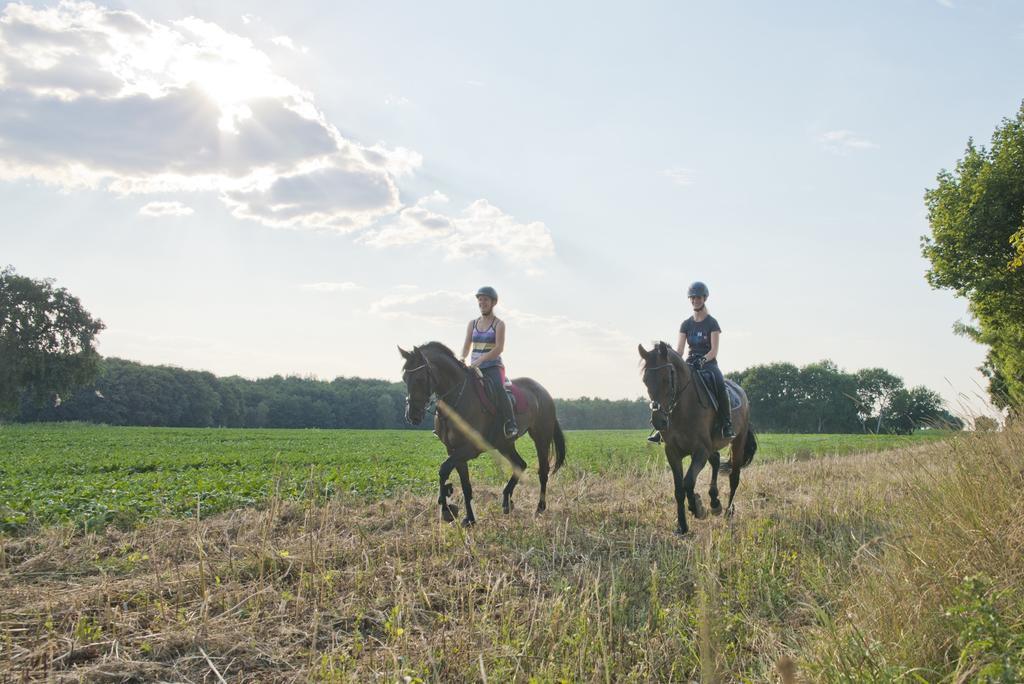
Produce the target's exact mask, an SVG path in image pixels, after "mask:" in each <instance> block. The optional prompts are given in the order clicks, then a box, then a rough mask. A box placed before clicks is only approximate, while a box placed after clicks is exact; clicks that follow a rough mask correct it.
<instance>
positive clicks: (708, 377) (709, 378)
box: [694, 369, 740, 413]
mask: <svg viewBox="0 0 1024 684" xmlns="http://www.w3.org/2000/svg"><path fill="white" fill-rule="evenodd" d="M694 370H695V371H696V373H697V378H698V379H699V380H700V382H699V383H698V384H699V385H700V386H701V388H702V389H703V391H704V392H703V396H704V397H706V398H707V399H708V400H710V402H711V408H713V409H714V410H715V412H716V413H717V412H718V396H717V393H716V392H715V391H714V390H713V389H712V388H713V387H714V386H715V374H714V373H712V372H711V371H709V370H697V369H694ZM739 389H740V387H739V385H737V384H736V383H735V382H733V381H732V380H729V379H728V378H726V380H725V393H726V395H727V396H728V397H729V412H730V413H731V412H733V411H735V410H736V409H738V408H739V407H740V392H739Z"/></svg>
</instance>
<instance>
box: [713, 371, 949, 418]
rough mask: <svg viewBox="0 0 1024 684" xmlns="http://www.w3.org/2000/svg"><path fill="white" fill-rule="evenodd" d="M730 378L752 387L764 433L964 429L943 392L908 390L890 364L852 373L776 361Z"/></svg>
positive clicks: (750, 391)
mask: <svg viewBox="0 0 1024 684" xmlns="http://www.w3.org/2000/svg"><path fill="white" fill-rule="evenodd" d="M729 377H730V378H731V379H733V380H735V381H736V382H737V383H739V384H740V385H741V386H742V387H743V389H744V390H746V392H747V397H748V398H749V399H750V413H751V417H752V422H753V424H754V428H755V430H759V431H771V432H789V433H793V432H806V433H852V432H891V433H897V434H910V433H911V432H913V431H914V430H915V429H917V428H922V427H942V428H945V429H953V430H959V429H961V428H962V427H963V421H961V420H960V419H959V418H956V417H954V416H952V415H951V414H950V413H948V412H947V411H945V410H944V409H943V408H942V398H941V397H939V395H938V394H936V393H935V392H932V391H931V390H928V389H926V388H924V387H915V388H913V389H911V390H907V389H905V388H904V386H903V380H902V379H901V378H899V377H897V376H895V375H893V374H892V373H890V372H889V371H887V370H885V369H884V368H865V369H863V370H860V371H857V372H856V373H846V372H844V371H842V370H841V369H840V368H839V367H838V366H836V364H835V363H834V362H832V361H828V360H826V361H821V362H818V363H812V364H808V365H807V366H804V367H803V368H797V367H796V366H794V365H793V364H790V363H771V364H766V365H760V366H753V367H751V368H748V369H746V370H743V371H740V372H738V373H732V374H730V375H729Z"/></svg>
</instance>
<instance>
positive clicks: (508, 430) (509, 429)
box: [505, 419, 519, 439]
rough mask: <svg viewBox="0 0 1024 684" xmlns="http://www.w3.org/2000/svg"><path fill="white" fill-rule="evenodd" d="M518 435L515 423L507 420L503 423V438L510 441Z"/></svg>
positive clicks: (517, 427)
mask: <svg viewBox="0 0 1024 684" xmlns="http://www.w3.org/2000/svg"><path fill="white" fill-rule="evenodd" d="M518 434H519V426H518V425H516V421H514V420H512V419H509V420H506V421H505V436H506V437H508V438H509V439H512V438H513V437H515V436H516V435H518Z"/></svg>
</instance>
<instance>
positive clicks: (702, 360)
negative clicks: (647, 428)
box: [647, 280, 736, 443]
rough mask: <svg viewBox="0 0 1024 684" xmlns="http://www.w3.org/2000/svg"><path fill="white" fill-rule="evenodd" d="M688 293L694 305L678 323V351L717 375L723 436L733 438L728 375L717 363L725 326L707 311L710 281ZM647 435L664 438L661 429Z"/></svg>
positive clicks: (693, 285)
mask: <svg viewBox="0 0 1024 684" xmlns="http://www.w3.org/2000/svg"><path fill="white" fill-rule="evenodd" d="M686 295H687V297H689V299H690V306H692V307H693V315H692V316H690V317H689V318H687V319H686V320H685V321H683V324H682V325H681V326H679V344H677V345H676V351H677V352H679V355H680V356H684V357H685V358H686V362H687V363H688V364H690V365H691V366H693V367H694V368H696V369H698V370H708V371H711V374H712V375H713V376H714V379H715V382H714V385H715V386H714V388H712V390H713V391H714V392H715V396H716V397H717V400H718V421H719V423H720V424H721V426H722V436H723V437H725V438H726V439H732V438H733V437H735V436H736V433H735V432H734V431H733V429H732V416H731V411H730V408H729V395H728V393H727V392H726V390H725V378H724V377H722V371H721V369H719V367H718V338H719V336H720V335H721V334H722V328H721V327H719V325H718V321H716V320H715V317H714V316H712V315H711V313H710V312H708V307H707V306H706V302H707V300H708V296H709V295H710V293H709V292H708V286H707V285H705V284H704V283H702V282H701V281H699V280H698V281H696V282H694V283H693V284H691V285H690V289H689V290H688V291H687V293H686ZM687 346H689V347H690V353H689V355H688V356H687V355H685V354H684V351H685V350H686V347H687ZM647 439H648V441H650V442H654V443H658V442H660V441H661V433H660V432H655V433H654V434H652V435H651V436H650V437H648V438H647Z"/></svg>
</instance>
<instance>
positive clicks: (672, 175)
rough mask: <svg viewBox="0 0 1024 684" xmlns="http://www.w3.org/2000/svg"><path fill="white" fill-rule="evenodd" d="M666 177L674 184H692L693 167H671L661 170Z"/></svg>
mask: <svg viewBox="0 0 1024 684" xmlns="http://www.w3.org/2000/svg"><path fill="white" fill-rule="evenodd" d="M661 173H662V175H664V176H665V177H666V178H668V179H669V180H670V181H672V182H673V183H675V184H676V185H683V186H686V185H693V176H694V173H693V169H682V168H678V167H675V168H671V169H665V170H664V171H662V172H661Z"/></svg>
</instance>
